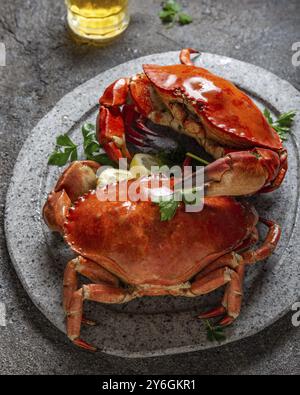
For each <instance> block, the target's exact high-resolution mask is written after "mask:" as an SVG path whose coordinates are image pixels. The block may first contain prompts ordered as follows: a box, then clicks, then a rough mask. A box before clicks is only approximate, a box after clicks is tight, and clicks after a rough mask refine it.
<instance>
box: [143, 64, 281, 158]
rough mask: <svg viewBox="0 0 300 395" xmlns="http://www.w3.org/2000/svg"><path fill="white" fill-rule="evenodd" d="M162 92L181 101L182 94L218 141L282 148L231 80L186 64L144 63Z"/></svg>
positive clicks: (270, 129) (246, 145)
mask: <svg viewBox="0 0 300 395" xmlns="http://www.w3.org/2000/svg"><path fill="white" fill-rule="evenodd" d="M143 68H144V72H145V74H146V75H147V77H148V78H149V80H150V81H151V83H152V84H153V85H154V86H155V87H156V89H157V90H158V91H159V94H160V95H167V96H169V98H168V100H171V99H172V97H173V98H174V99H175V100H176V101H178V98H179V97H180V96H182V95H184V96H185V97H187V98H188V99H189V101H188V105H192V106H193V110H194V112H195V113H196V114H198V116H199V117H200V118H201V119H202V122H204V123H206V124H207V126H208V128H209V130H210V133H212V134H214V135H215V138H216V140H218V141H223V144H227V145H228V146H231V147H237V146H238V147H243V146H244V147H251V146H252V147H263V148H269V149H273V150H280V149H282V142H281V140H280V138H279V136H278V134H277V133H276V132H275V130H274V129H273V128H272V127H271V126H270V125H269V124H268V122H267V120H266V118H265V117H264V115H263V114H262V112H261V111H260V110H259V108H258V107H257V106H256V105H255V103H254V102H253V101H252V100H251V99H250V98H249V96H247V95H246V94H245V93H243V92H242V91H241V90H240V89H238V88H237V87H236V86H235V85H234V84H232V83H231V82H230V81H227V80H225V79H223V78H221V77H219V76H217V75H215V74H212V73H211V72H209V71H208V70H205V69H203V68H199V67H195V66H187V65H172V66H158V65H144V66H143Z"/></svg>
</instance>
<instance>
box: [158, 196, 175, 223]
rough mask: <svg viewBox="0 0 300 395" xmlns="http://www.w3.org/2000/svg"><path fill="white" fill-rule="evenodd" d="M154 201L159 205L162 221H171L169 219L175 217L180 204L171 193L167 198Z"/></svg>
mask: <svg viewBox="0 0 300 395" xmlns="http://www.w3.org/2000/svg"><path fill="white" fill-rule="evenodd" d="M154 203H156V204H158V206H159V210H160V220H161V221H162V222H166V221H171V219H173V218H174V217H175V214H176V213H177V209H178V208H179V205H180V201H177V200H176V199H175V197H174V196H173V195H171V196H170V198H169V199H168V200H161V201H159V202H154Z"/></svg>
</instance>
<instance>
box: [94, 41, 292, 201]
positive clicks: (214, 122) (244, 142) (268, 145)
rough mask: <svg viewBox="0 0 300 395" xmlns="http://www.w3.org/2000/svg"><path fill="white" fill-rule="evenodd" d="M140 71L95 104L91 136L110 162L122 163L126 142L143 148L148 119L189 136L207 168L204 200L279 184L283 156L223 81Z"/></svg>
mask: <svg viewBox="0 0 300 395" xmlns="http://www.w3.org/2000/svg"><path fill="white" fill-rule="evenodd" d="M195 52H196V51H194V50H192V49H184V50H182V52H181V54H180V59H181V63H182V64H181V65H171V66H159V65H149V64H146V65H144V66H143V69H144V73H142V74H138V75H136V76H133V77H131V78H121V79H119V80H118V81H116V82H114V83H113V84H112V85H110V86H109V87H108V88H107V89H106V91H105V92H104V94H103V96H102V97H101V99H100V112H99V117H98V121H97V126H98V138H99V141H100V143H101V144H103V146H104V148H105V150H106V152H107V153H108V155H109V156H110V157H111V159H113V160H115V161H117V160H118V159H119V158H121V157H127V158H130V156H131V155H130V153H129V151H128V149H127V146H126V141H129V142H131V143H134V144H136V145H144V144H145V139H144V137H145V134H153V131H151V130H150V129H149V127H147V126H146V121H147V120H150V121H152V122H154V123H155V124H158V125H162V126H168V127H171V128H172V129H174V130H175V131H177V132H181V133H185V134H187V135H188V136H190V137H193V138H194V139H195V140H196V141H197V142H198V143H199V144H200V145H201V146H202V147H203V148H204V149H205V150H206V152H207V153H209V154H210V155H212V156H213V158H215V159H216V160H215V162H213V163H212V164H210V165H209V166H207V167H206V169H205V177H206V181H207V191H206V194H207V195H208V196H222V195H226V196H245V195H252V194H255V193H258V192H271V191H273V190H275V189H276V188H278V187H279V186H280V185H281V183H282V181H283V180H284V177H285V174H286V171H287V167H288V163H287V151H286V149H285V148H284V147H283V145H282V141H281V140H280V138H279V136H278V134H277V133H276V132H275V130H274V129H273V128H272V127H271V126H270V125H269V124H268V122H267V120H266V119H265V117H264V115H263V114H262V112H261V111H260V110H259V108H258V107H257V106H256V105H255V103H254V102H253V101H252V100H251V99H250V98H249V97H248V96H247V95H246V94H245V93H244V92H242V91H241V90H240V89H238V88H237V87H236V86H235V85H233V84H232V83H231V82H229V81H227V80H225V79H223V78H221V77H218V76H216V75H214V74H212V73H211V72H209V71H208V70H205V69H203V68H200V67H196V66H194V65H193V63H192V61H191V54H192V53H195Z"/></svg>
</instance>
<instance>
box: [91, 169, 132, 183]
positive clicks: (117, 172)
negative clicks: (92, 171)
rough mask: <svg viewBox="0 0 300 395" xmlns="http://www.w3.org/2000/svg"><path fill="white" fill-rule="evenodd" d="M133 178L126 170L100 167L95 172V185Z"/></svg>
mask: <svg viewBox="0 0 300 395" xmlns="http://www.w3.org/2000/svg"><path fill="white" fill-rule="evenodd" d="M133 178H134V177H133V175H132V174H131V172H130V171H128V170H122V169H113V168H111V169H105V170H102V171H101V168H100V169H99V170H98V172H97V186H98V187H99V188H101V187H105V186H106V185H110V184H115V183H116V182H121V181H125V180H132V179H133Z"/></svg>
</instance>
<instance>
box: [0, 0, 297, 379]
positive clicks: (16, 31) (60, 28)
mask: <svg viewBox="0 0 300 395" xmlns="http://www.w3.org/2000/svg"><path fill="white" fill-rule="evenodd" d="M131 3H132V14H133V18H132V23H131V25H130V28H129V29H128V31H127V33H126V35H124V36H123V37H122V38H121V39H120V40H119V41H118V42H116V43H115V44H113V45H111V46H110V47H107V48H105V49H99V48H91V47H88V46H81V47H78V46H77V45H75V44H73V43H72V42H71V41H70V40H69V37H68V35H67V33H66V31H65V24H64V23H65V22H64V5H63V1H62V0H61V1H59V0H15V1H13V2H12V1H10V2H6V1H4V0H0V42H4V43H5V44H6V47H7V66H6V67H0V93H1V94H0V136H1V139H0V157H1V166H0V185H1V190H0V205H1V207H0V208H1V218H0V221H1V227H2V229H1V230H2V231H1V238H0V302H2V303H5V305H6V308H7V326H6V327H0V373H2V374H9V373H10V374H12V373H27V374H30V373H31V374H38V373H41V374H43V373H44V374H46V373H48V374H54V373H56V374H57V373H62V374H79V373H90V374H118V373H119V374H120V373H129V374H131V373H132V374H151V373H152V374H159V373H165V374H172V373H178V374H181V373H198V374H232V373H236V374H242V373H245V374H257V373H259V374H299V373H300V360H299V340H300V338H299V330H297V329H295V328H293V327H292V325H291V317H290V316H287V317H285V318H283V319H282V320H281V321H279V322H277V323H276V324H275V325H273V326H272V327H271V328H268V329H267V330H265V331H264V332H262V333H260V334H258V335H256V336H255V337H253V338H251V339H246V340H243V341H241V342H239V343H235V344H233V345H229V346H224V347H222V348H219V349H217V350H213V351H205V352H197V353H192V354H184V355H177V356H169V357H161V358H153V359H146V360H123V359H121V358H115V357H109V356H106V355H103V354H102V355H92V354H88V353H85V352H83V351H78V350H76V349H73V348H72V347H70V346H69V343H68V342H67V341H66V340H65V337H64V336H63V335H62V334H60V333H59V332H58V331H57V330H56V329H54V328H53V327H52V325H51V324H49V323H48V322H47V321H46V320H45V318H44V317H43V316H42V315H41V314H40V313H39V312H38V311H37V310H36V308H35V307H34V306H33V305H32V303H31V301H30V300H29V298H28V297H27V295H26V293H25V291H24V290H23V288H22V286H21V285H20V283H19V281H18V279H17V277H16V274H15V272H14V270H13V269H12V267H11V264H10V260H9V257H8V254H7V250H6V245H5V239H4V235H3V209H4V199H5V194H6V190H7V186H8V183H9V179H10V175H11V172H12V169H13V165H14V161H15V158H16V156H17V154H18V152H19V150H20V148H21V146H22V143H23V141H24V139H25V138H26V137H27V135H28V133H29V132H30V130H31V129H32V127H33V126H34V125H35V124H36V123H37V122H38V120H39V119H41V118H42V117H43V115H45V114H46V113H47V112H48V111H49V110H50V109H51V108H52V107H53V106H54V104H55V103H56V102H57V101H58V100H59V99H60V98H61V97H62V96H63V95H64V94H65V93H67V92H68V91H70V90H71V89H73V88H74V87H76V86H77V85H79V84H80V83H82V82H84V81H86V80H88V79H90V78H91V77H93V76H94V75H96V74H98V73H99V72H101V71H103V70H106V69H108V68H110V67H112V66H115V65H117V64H119V63H121V62H124V61H126V60H129V59H132V58H135V57H139V56H142V55H146V54H148V53H154V52H162V51H169V50H176V49H179V48H181V47H185V46H194V47H197V48H200V49H202V50H203V51H209V52H213V53H219V54H221V55H227V56H232V57H235V58H237V59H241V60H244V61H248V62H251V63H254V64H257V65H259V66H263V67H265V68H267V69H269V70H270V71H272V72H274V73H276V74H278V75H279V76H280V77H282V78H285V79H287V80H288V81H289V82H291V83H292V84H293V85H294V86H295V87H296V88H298V89H300V68H299V67H298V68H296V67H293V66H292V63H291V57H292V50H291V46H292V43H293V42H296V41H300V2H299V0H291V1H279V0H269V1H257V0H255V1H254V0H250V1H249V0H248V1H246V0H243V1H237V0H235V1H226V0H223V1H207V0H206V1H201V2H200V1H199V0H190V1H185V2H183V3H185V4H186V5H187V9H188V10H189V11H190V12H191V13H192V14H193V15H195V21H194V23H193V24H192V25H190V26H186V27H183V28H180V29H177V28H175V29H172V30H166V29H165V28H164V27H162V26H161V24H160V21H159V19H158V18H157V12H158V9H159V5H160V0H156V1H149V0H132V1H131ZM17 231H18V229H16V232H17Z"/></svg>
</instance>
